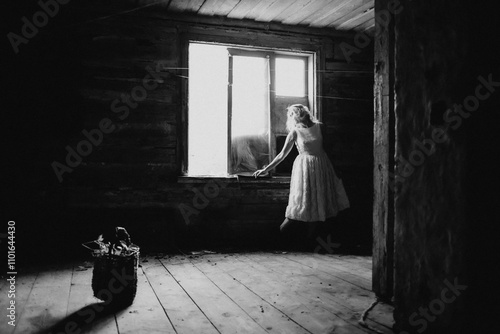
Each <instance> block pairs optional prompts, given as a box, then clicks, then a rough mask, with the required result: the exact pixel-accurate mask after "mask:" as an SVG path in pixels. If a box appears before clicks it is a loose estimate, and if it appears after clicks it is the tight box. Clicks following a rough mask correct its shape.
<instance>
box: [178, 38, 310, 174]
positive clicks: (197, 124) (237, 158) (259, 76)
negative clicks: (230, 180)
mask: <svg viewBox="0 0 500 334" xmlns="http://www.w3.org/2000/svg"><path fill="white" fill-rule="evenodd" d="M313 64H314V54H313V53H291V52H286V51H277V50H264V49H250V48H238V47H235V46H230V45H219V44H204V43H198V42H192V43H190V44H189V50H188V66H189V81H188V87H189V90H188V126H187V138H188V140H187V144H188V147H187V152H188V154H187V171H186V172H187V175H190V176H228V175H234V174H249V173H253V172H254V171H255V170H256V169H259V168H262V167H263V166H264V165H266V164H269V162H270V161H271V160H272V159H273V158H274V157H275V156H276V154H277V153H279V150H280V149H281V147H280V146H282V145H283V138H284V137H285V136H286V135H287V131H286V127H285V126H286V112H285V109H286V108H287V107H288V106H289V105H291V104H294V103H302V104H304V105H308V106H310V107H314V93H313V87H314V85H313V82H314V77H313V73H314V70H313ZM284 166H285V167H286V166H287V164H284ZM277 171H278V170H277ZM279 172H281V173H283V174H287V173H288V174H289V172H290V167H286V168H284V170H283V168H282V170H280V171H279Z"/></svg>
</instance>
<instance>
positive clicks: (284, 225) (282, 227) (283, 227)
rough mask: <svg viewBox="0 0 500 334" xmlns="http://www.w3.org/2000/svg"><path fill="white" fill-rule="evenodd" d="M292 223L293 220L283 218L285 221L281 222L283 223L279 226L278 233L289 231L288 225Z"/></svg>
mask: <svg viewBox="0 0 500 334" xmlns="http://www.w3.org/2000/svg"><path fill="white" fill-rule="evenodd" d="M292 222H293V220H291V219H288V218H285V220H284V221H283V223H281V225H280V232H281V233H284V232H286V231H287V230H289V229H290V225H291V224H292Z"/></svg>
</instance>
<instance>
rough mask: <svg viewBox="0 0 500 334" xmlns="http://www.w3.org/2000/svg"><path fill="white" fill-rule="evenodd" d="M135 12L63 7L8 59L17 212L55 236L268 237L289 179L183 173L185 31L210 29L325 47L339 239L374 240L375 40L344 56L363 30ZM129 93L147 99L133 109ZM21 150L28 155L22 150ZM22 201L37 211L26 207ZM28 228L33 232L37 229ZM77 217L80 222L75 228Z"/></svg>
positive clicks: (217, 240) (196, 240)
mask: <svg viewBox="0 0 500 334" xmlns="http://www.w3.org/2000/svg"><path fill="white" fill-rule="evenodd" d="M129 6H130V5H127V4H118V2H113V1H107V2H85V3H84V2H75V3H71V4H70V5H67V6H66V7H61V9H60V10H61V12H60V14H59V16H58V17H56V18H55V19H54V21H53V22H51V23H50V25H48V26H47V27H46V29H44V30H43V31H42V30H40V33H39V35H38V36H36V38H33V40H31V41H30V43H29V44H28V45H21V47H20V48H21V52H20V54H19V55H18V56H15V57H14V56H13V57H12V66H11V70H12V75H11V77H12V78H13V79H12V80H13V84H12V91H11V98H12V100H13V101H15V107H13V109H12V110H13V111H12V122H13V126H15V127H16V129H17V130H18V131H16V132H17V133H22V135H19V138H20V139H19V140H18V142H17V144H18V145H19V147H13V148H12V153H13V154H14V155H16V157H19V158H18V159H17V158H16V159H14V160H12V161H11V162H9V163H10V164H11V165H12V166H14V167H12V168H17V169H18V171H19V173H18V174H16V177H14V178H13V179H12V180H11V185H12V188H13V189H14V190H13V193H15V195H16V198H21V199H19V201H14V204H16V203H17V204H19V203H21V205H18V206H20V207H21V209H20V210H19V214H24V215H28V216H29V217H30V218H26V220H30V221H32V220H34V219H33V217H36V216H38V217H42V218H41V220H43V221H45V220H51V221H52V222H53V224H54V226H56V225H57V226H58V227H57V228H56V229H55V230H56V231H58V232H57V233H58V235H67V236H68V238H69V236H71V238H75V237H77V238H78V239H81V240H85V239H86V238H87V239H88V238H92V237H94V234H96V233H97V232H96V231H97V230H98V229H99V226H102V225H117V223H121V224H122V225H124V226H128V227H129V228H130V229H132V230H138V229H137V227H136V226H137V225H140V226H149V227H148V228H147V229H146V230H145V231H142V233H143V234H144V235H147V236H150V237H151V238H157V239H158V238H159V237H158V233H160V232H158V233H156V232H155V231H163V232H161V233H160V234H162V233H163V234H162V236H163V235H167V234H174V235H176V237H175V238H177V239H176V240H175V241H172V242H173V243H175V245H176V246H179V247H183V246H184V245H188V244H189V243H192V244H193V245H207V247H208V246H210V245H213V244H224V245H228V244H232V245H245V244H253V245H257V244H260V245H262V244H269V243H270V242H272V241H273V240H274V239H273V238H274V237H275V235H276V231H277V227H278V226H279V224H280V223H281V221H282V219H283V216H284V209H285V207H286V203H287V198H288V186H289V184H288V181H287V180H282V181H275V182H253V181H248V182H243V183H238V182H237V181H235V180H234V179H233V180H217V181H218V183H215V184H216V186H215V187H214V186H213V183H210V184H209V185H208V186H207V182H208V180H200V179H189V180H185V179H183V178H180V172H181V169H182V161H183V160H182V152H183V147H184V143H183V133H182V132H183V122H185V120H184V114H183V111H185V108H186V105H185V99H184V96H185V95H184V94H185V87H186V86H185V83H186V70H185V69H184V68H182V67H183V61H182V59H183V47H182V46H183V38H184V37H185V36H187V35H190V34H202V35H204V36H206V37H207V39H213V40H218V39H219V38H223V39H224V41H226V42H227V41H234V43H238V44H253V45H263V46H269V47H286V48H291V49H301V48H303V47H304V46H306V47H307V48H312V49H315V50H318V51H319V55H320V58H319V65H320V66H319V68H318V71H319V72H318V78H319V80H320V81H319V84H320V87H321V90H320V92H321V93H320V94H321V102H322V103H321V105H322V108H321V113H322V119H323V121H324V122H325V123H326V125H327V127H328V131H329V135H330V137H331V138H332V139H331V142H330V143H329V146H330V150H329V154H330V155H331V157H332V159H333V161H334V164H335V166H336V167H337V169H338V170H339V172H340V173H341V174H342V175H343V177H344V184H345V186H346V189H347V192H348V195H349V197H350V200H351V203H352V209H351V210H350V211H349V212H346V214H345V215H344V218H343V220H342V224H344V225H343V226H345V231H346V233H345V235H344V237H343V238H344V239H345V240H347V241H348V242H351V243H353V244H354V243H356V244H358V243H362V244H364V245H367V246H368V245H369V244H370V241H371V206H372V203H371V201H372V190H371V187H372V176H371V173H372V167H371V166H372V124H373V113H372V96H373V93H372V85H373V75H372V70H371V67H372V63H373V62H372V55H371V53H372V50H373V47H372V45H371V44H370V45H368V46H366V47H365V48H362V50H360V52H358V53H356V54H354V55H353V56H352V60H354V61H352V62H351V63H348V62H347V61H346V59H345V57H344V55H343V52H342V50H341V49H340V48H339V44H340V42H341V41H347V42H348V43H350V44H354V43H353V41H352V38H353V34H347V33H335V32H333V31H326V30H322V29H307V28H297V27H291V26H290V27H287V26H279V25H271V28H270V26H269V25H265V24H258V23H255V22H248V23H246V22H245V21H231V20H227V19H225V20H224V19H219V18H212V19H201V18H198V17H189V16H181V15H178V16H172V15H171V14H168V13H166V12H164V9H163V10H162V8H161V7H147V8H143V9H140V10H135V9H134V7H129ZM13 22H15V21H13ZM13 26H15V25H14V24H13ZM25 78H30V80H25ZM151 78H153V79H154V80H152V79H151ZM155 83H156V84H157V85H154V84H155ZM152 86H155V87H154V88H151V89H150V88H147V87H152ZM138 87H139V88H138ZM141 87H143V88H141ZM144 88H147V89H144ZM144 92H145V94H144ZM141 94H142V95H141ZM131 95H135V97H136V98H137V100H138V101H131V100H129V102H128V103H129V104H128V105H127V99H130V96H131ZM143 95H144V96H143ZM139 100H140V101H139ZM103 120H104V121H103ZM108 120H109V121H108ZM102 122H104V126H103V123H102ZM99 127H102V128H103V129H107V130H108V132H109V133H105V134H104V135H103V137H102V140H101V139H100V138H99V136H98V135H95V136H94V137H93V138H94V140H95V141H96V143H98V144H97V145H93V147H92V152H90V153H89V154H87V155H86V156H84V157H83V158H82V159H81V162H78V161H76V160H74V159H75V158H72V159H73V162H72V163H73V164H75V165H77V166H75V167H72V168H71V172H69V171H68V170H66V172H64V173H61V175H62V178H63V181H62V182H59V180H58V177H57V176H56V173H55V172H54V165H53V163H54V161H56V162H59V163H61V164H64V165H67V163H66V162H65V160H66V158H67V153H68V149H67V147H70V148H72V149H75V150H76V149H77V148H78V145H80V146H81V145H82V144H81V142H82V140H88V138H87V137H88V135H87V137H86V135H85V134H84V133H83V132H82V131H84V130H86V131H87V132H90V133H92V130H93V129H98V128H99ZM20 147H23V148H24V149H26V150H27V151H28V152H29V153H25V154H24V155H19V152H21V149H20ZM80 148H81V149H82V150H83V151H85V150H86V148H85V147H83V146H81V147H80ZM87 150H88V148H87ZM25 152H26V151H25ZM15 166H17V167H15ZM58 168H61V167H60V166H59V167H58ZM206 187H208V188H210V187H212V188H210V189H209V190H211V191H213V194H215V193H217V194H216V195H212V193H209V194H210V196H212V198H210V196H208V198H207V199H208V201H207V203H206V205H205V203H204V202H203V201H204V200H203V198H204V196H203V195H200V196H199V193H198V191H201V193H202V194H203V189H204V188H206ZM197 189H198V190H197ZM23 197H24V199H22V198H23ZM198 200H199V201H201V202H200V203H197V201H198ZM25 205H29V206H31V208H32V211H30V212H29V213H28V212H26V211H25V210H23V209H22V208H23V207H25ZM196 205H198V208H196V207H195V206H196ZM186 206H189V208H190V209H187V208H186ZM180 208H185V210H184V211H183V210H181V209H180ZM186 210H187V211H186ZM186 212H187V213H186ZM186 216H189V219H188V220H186V219H185V217H186ZM68 220H71V221H73V223H72V222H68ZM27 224H28V225H27V226H26V230H29V229H30V228H31V227H32V224H34V223H32V222H29V223H27ZM76 224H81V225H82V226H84V227H82V226H81V227H74V226H73V227H71V226H72V225H76ZM165 225H166V226H169V227H168V228H167V227H165ZM37 229H38V230H40V231H42V232H43V233H47V231H44V228H43V227H40V226H38V227H37ZM75 234H79V235H78V236H75ZM178 236H182V238H181V239H179V238H180V237H178ZM65 238H66V237H65ZM162 238H163V237H162ZM168 238H170V239H172V238H174V237H172V236H165V240H166V239H168ZM175 238H174V239H175ZM141 239H144V240H147V237H144V236H142V237H141ZM159 239H161V238H159ZM170 239H168V240H170ZM161 240H163V239H161ZM200 240H201V243H200ZM158 245H160V248H161V246H163V243H162V242H161V241H159V242H158ZM158 245H157V246H158ZM368 247H369V246H368Z"/></svg>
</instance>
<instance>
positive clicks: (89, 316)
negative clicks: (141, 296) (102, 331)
mask: <svg viewBox="0 0 500 334" xmlns="http://www.w3.org/2000/svg"><path fill="white" fill-rule="evenodd" d="M127 307H128V306H110V305H106V304H105V303H94V304H90V305H87V306H85V307H82V308H81V309H79V310H78V311H75V312H73V313H72V314H70V315H68V316H67V317H66V318H64V319H62V320H60V321H59V322H57V323H56V324H55V325H53V326H52V327H50V328H48V329H44V330H41V331H39V332H37V333H38V334H61V333H86V332H88V331H89V330H91V329H92V328H95V327H96V326H99V325H101V326H102V325H105V323H106V322H110V321H112V322H115V321H116V320H115V317H114V314H115V313H116V312H119V311H121V310H123V309H125V308H127Z"/></svg>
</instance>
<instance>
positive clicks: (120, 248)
mask: <svg viewBox="0 0 500 334" xmlns="http://www.w3.org/2000/svg"><path fill="white" fill-rule="evenodd" d="M82 246H84V247H85V248H88V249H90V250H91V251H92V256H94V257H100V256H104V255H115V256H130V255H134V254H136V253H137V252H138V251H139V246H137V245H135V244H133V243H132V242H131V240H130V235H129V234H128V232H127V230H126V229H125V228H123V227H119V226H117V227H116V228H115V234H114V235H113V236H111V238H104V236H103V235H102V234H101V235H99V237H98V238H97V239H96V240H93V241H89V242H86V243H83V244H82Z"/></svg>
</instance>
